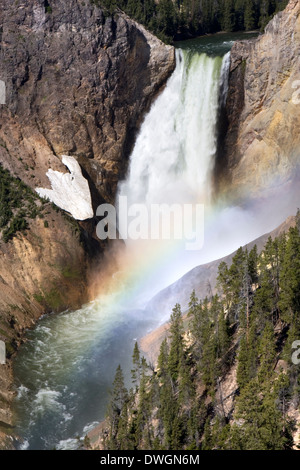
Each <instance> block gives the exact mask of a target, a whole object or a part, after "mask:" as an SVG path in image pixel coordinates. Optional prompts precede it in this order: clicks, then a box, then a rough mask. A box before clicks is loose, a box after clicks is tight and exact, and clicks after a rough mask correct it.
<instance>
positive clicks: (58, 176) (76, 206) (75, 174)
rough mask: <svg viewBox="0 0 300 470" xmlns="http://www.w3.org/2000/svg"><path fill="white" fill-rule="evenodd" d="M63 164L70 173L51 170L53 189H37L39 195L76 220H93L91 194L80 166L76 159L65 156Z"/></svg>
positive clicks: (48, 174) (48, 173)
mask: <svg viewBox="0 0 300 470" xmlns="http://www.w3.org/2000/svg"><path fill="white" fill-rule="evenodd" d="M62 163H63V164H64V165H66V167H67V168H68V169H69V172H70V173H61V172H60V171H53V170H51V169H49V170H48V171H47V176H48V178H49V181H50V183H51V188H52V189H46V188H36V191H37V193H38V194H39V195H40V196H41V197H44V198H46V199H49V200H50V201H51V202H54V204H56V205H57V206H58V207H60V208H61V209H63V210H65V211H66V212H69V213H70V214H71V215H72V217H74V219H77V220H86V219H91V218H92V217H93V215H94V213H93V207H92V198H91V192H90V188H89V184H88V182H87V180H86V179H85V178H84V177H83V175H82V172H81V168H80V165H79V164H78V162H77V160H76V159H75V158H74V157H70V156H67V155H63V157H62Z"/></svg>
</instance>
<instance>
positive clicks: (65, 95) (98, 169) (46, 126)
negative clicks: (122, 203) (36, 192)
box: [0, 0, 175, 201]
mask: <svg viewBox="0 0 300 470" xmlns="http://www.w3.org/2000/svg"><path fill="white" fill-rule="evenodd" d="M1 10H2V12H1V16H0V30H1V36H2V41H1V55H0V64H1V68H0V79H1V80H3V81H4V82H5V83H6V90H7V97H6V102H7V105H6V106H2V107H1V110H0V122H1V128H0V143H1V147H0V162H2V163H3V164H4V165H5V166H6V167H9V169H10V170H12V171H13V172H14V174H16V175H17V176H21V178H22V179H23V180H25V181H26V182H27V183H28V184H29V185H30V186H33V185H34V186H35V187H37V186H38V187H45V186H47V187H49V182H48V181H47V177H46V172H47V171H48V170H49V168H51V169H52V170H63V171H66V170H65V168H64V166H63V165H62V163H61V161H60V158H58V156H60V155H62V154H66V155H71V156H75V157H78V158H79V162H80V164H81V165H82V166H83V167H84V169H85V170H86V172H87V176H89V177H90V179H91V180H92V183H93V184H94V185H95V188H96V190H97V192H98V193H99V197H100V199H101V198H102V199H104V200H106V201H112V200H113V198H114V194H115V189H116V185H117V182H118V181H119V179H120V177H122V176H123V175H124V172H125V170H126V167H127V159H128V156H129V153H130V149H131V147H132V145H133V142H134V138H135V135H136V131H137V129H138V127H139V124H140V121H141V119H142V116H143V115H144V113H145V111H146V110H147V108H148V106H149V105H150V102H151V100H152V99H153V97H154V96H155V94H156V93H157V92H158V91H159V90H160V88H161V87H162V85H163V84H164V82H165V81H166V80H167V78H168V77H169V75H170V73H171V72H172V70H173V69H174V66H175V58H174V49H173V47H171V46H166V45H164V44H163V43H162V42H161V41H159V40H158V39H156V38H155V37H154V36H152V35H151V34H150V33H148V32H147V31H146V30H145V29H144V28H143V27H142V26H140V25H138V24H137V23H135V22H134V21H132V20H130V19H129V18H128V17H126V16H125V15H122V14H119V15H117V16H115V17H114V18H111V17H107V15H105V14H104V12H103V11H102V10H101V9H100V8H98V7H97V6H96V5H94V4H92V3H91V2H78V1H76V0H68V1H64V0H58V1H55V2H53V5H51V2H44V1H43V0H33V1H31V2H17V3H16V2H15V1H14V0H8V1H3V0H1ZM26 165H27V166H26ZM24 167H25V168H26V171H25V170H24Z"/></svg>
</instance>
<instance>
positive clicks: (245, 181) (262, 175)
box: [216, 0, 300, 197]
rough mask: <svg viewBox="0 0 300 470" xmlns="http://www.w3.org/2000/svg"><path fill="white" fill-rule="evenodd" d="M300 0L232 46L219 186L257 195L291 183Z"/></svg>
mask: <svg viewBox="0 0 300 470" xmlns="http://www.w3.org/2000/svg"><path fill="white" fill-rule="evenodd" d="M299 50H300V2H299V1H297V0H290V2H289V4H288V6H287V7H286V9H285V10H284V11H283V12H280V13H279V14H277V15H276V16H275V17H274V18H273V20H272V21H271V22H270V23H269V24H268V26H267V27H266V30H265V33H264V34H263V35H260V36H259V37H258V38H257V39H254V40H250V41H237V42H236V43H235V44H234V46H233V48H232V51H231V66H230V77H229V91H228V98H227V104H226V110H225V111H226V118H227V132H226V133H225V136H223V137H224V140H223V141H222V145H221V146H220V147H221V148H220V151H219V155H218V160H217V168H216V171H217V181H218V183H219V189H220V188H221V189H222V190H224V189H226V191H227V192H229V193H230V195H231V196H235V197H236V196H238V197H243V196H244V195H245V194H246V195H247V197H248V196H249V194H250V195H254V196H255V197H257V196H258V195H259V194H262V193H263V191H264V190H265V189H266V188H268V189H269V190H272V188H276V191H278V186H279V185H282V186H283V188H284V187H289V185H290V184H291V183H292V180H293V179H294V178H295V176H296V177H297V175H299V172H298V171H297V166H298V164H299V161H300V134H299V128H300V56H299Z"/></svg>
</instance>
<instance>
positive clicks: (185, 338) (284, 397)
mask: <svg viewBox="0 0 300 470" xmlns="http://www.w3.org/2000/svg"><path fill="white" fill-rule="evenodd" d="M299 227H300V217H299V213H298V216H297V225H296V227H292V228H290V230H289V232H288V233H287V234H285V235H281V236H280V237H278V238H276V239H274V240H272V239H271V237H270V238H269V240H268V241H267V243H266V245H265V248H264V250H263V251H262V253H261V254H258V252H257V249H256V246H255V247H254V248H253V249H252V250H251V251H250V252H248V251H247V250H243V249H242V248H240V249H239V250H238V251H237V253H236V255H235V257H234V258H233V262H232V265H231V266H230V267H229V266H228V265H227V264H226V263H224V262H222V263H221V264H220V266H219V276H218V286H219V289H218V294H216V295H213V296H210V297H207V298H206V299H205V300H204V301H198V299H197V298H196V296H195V293H194V292H192V294H191V298H190V306H189V314H188V318H189V324H188V328H184V324H183V320H182V313H181V307H180V305H179V304H177V305H176V306H175V307H174V309H173V312H172V315H171V324H170V329H169V337H168V338H167V339H165V340H164V341H163V343H162V344H161V348H160V354H159V358H158V364H157V366H154V365H153V364H148V363H147V361H146V360H145V358H143V357H141V354H140V351H139V348H138V345H137V344H136V346H135V348H134V353H133V370H132V381H133V384H134V386H133V389H132V390H130V391H127V390H126V388H125V386H124V378H123V374H122V369H121V367H119V368H118V370H117V373H116V377H115V381H114V384H113V391H112V398H111V402H110V405H109V409H108V416H107V429H106V431H105V432H104V434H103V442H102V445H103V447H104V448H106V449H122V450H124V449H158V450H159V449H171V450H172V449H173V450H178V449H202V450H208V449H221V450H222V449H229V450H233V449H241V450H252V449H261V450H275V449H278V450H280V449H282V450H283V449H291V448H295V446H297V444H299V442H298V441H299V436H298V431H299V412H298V408H299V365H298V364H296V363H295V357H296V356H297V354H296V355H294V356H292V355H293V352H295V350H294V349H293V342H294V341H296V340H299V339H300V318H299V314H300V256H299V254H300V234H299ZM296 362H297V361H296Z"/></svg>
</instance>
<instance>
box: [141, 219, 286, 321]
mask: <svg viewBox="0 0 300 470" xmlns="http://www.w3.org/2000/svg"><path fill="white" fill-rule="evenodd" d="M293 226H295V217H289V218H287V219H286V220H285V221H284V222H283V223H282V224H281V225H280V226H279V227H277V228H276V229H275V230H273V231H272V232H270V233H266V234H265V235H262V236H261V237H259V238H257V239H256V240H254V241H252V242H251V243H248V245H247V249H248V251H250V250H251V249H252V248H253V247H254V245H256V246H257V250H258V252H259V253H260V252H261V251H262V249H263V247H264V245H265V243H266V241H267V240H268V238H269V237H272V238H276V237H278V236H279V235H281V234H282V233H285V232H287V231H288V230H289V228H290V227H293ZM235 254H236V252H234V253H232V254H230V255H228V256H225V257H224V258H221V259H218V260H216V261H212V262H211V263H207V264H203V265H201V266H197V267H195V268H194V269H192V270H191V271H189V272H188V273H186V274H185V275H184V276H183V277H182V278H180V279H178V281H175V282H174V283H173V284H171V285H170V286H168V287H166V288H165V289H163V290H162V291H161V292H159V293H158V294H157V295H156V296H155V297H154V298H153V299H152V300H151V301H150V302H149V304H148V306H147V308H149V310H150V311H151V310H153V309H155V310H159V311H160V312H162V314H163V315H168V316H169V315H170V314H171V312H172V308H173V307H174V305H175V304H176V303H177V302H178V303H180V305H181V307H182V309H183V311H185V310H187V309H188V304H189V300H190V295H191V292H192V290H195V292H196V295H197V296H198V298H199V299H204V298H205V297H206V296H207V295H210V290H211V291H212V293H213V294H215V293H216V292H217V276H218V267H219V264H220V263H221V262H222V261H225V263H227V264H228V265H230V264H231V262H232V259H233V257H234V255H235Z"/></svg>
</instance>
